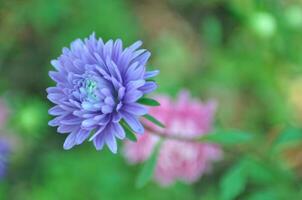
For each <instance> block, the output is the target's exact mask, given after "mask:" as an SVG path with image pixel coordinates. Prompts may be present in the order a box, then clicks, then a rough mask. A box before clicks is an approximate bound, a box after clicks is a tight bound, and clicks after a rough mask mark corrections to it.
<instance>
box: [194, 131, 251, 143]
mask: <svg viewBox="0 0 302 200" xmlns="http://www.w3.org/2000/svg"><path fill="white" fill-rule="evenodd" d="M251 139H253V135H251V134H249V133H245V132H239V131H228V132H216V133H212V134H207V135H203V136H202V137H200V138H199V139H198V140H199V141H202V142H211V143H217V144H224V145H231V144H240V143H245V142H248V141H250V140H251Z"/></svg>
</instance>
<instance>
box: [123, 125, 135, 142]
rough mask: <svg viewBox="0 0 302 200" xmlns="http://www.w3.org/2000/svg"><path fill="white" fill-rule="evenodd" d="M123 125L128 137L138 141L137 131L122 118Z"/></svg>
mask: <svg viewBox="0 0 302 200" xmlns="http://www.w3.org/2000/svg"><path fill="white" fill-rule="evenodd" d="M120 123H121V125H122V127H123V128H124V130H125V133H126V137H127V138H128V139H129V140H131V141H133V142H137V138H136V135H135V133H134V132H133V131H132V130H131V128H130V127H129V125H128V124H127V123H126V122H125V121H124V120H121V122H120Z"/></svg>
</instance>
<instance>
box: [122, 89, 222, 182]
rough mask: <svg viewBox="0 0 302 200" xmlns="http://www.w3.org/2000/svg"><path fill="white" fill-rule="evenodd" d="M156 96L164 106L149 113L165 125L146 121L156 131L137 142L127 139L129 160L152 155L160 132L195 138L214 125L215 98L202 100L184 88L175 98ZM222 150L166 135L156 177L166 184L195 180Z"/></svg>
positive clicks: (145, 158) (141, 159) (154, 108)
mask: <svg viewBox="0 0 302 200" xmlns="http://www.w3.org/2000/svg"><path fill="white" fill-rule="evenodd" d="M157 100H158V101H159V102H160V103H161V106H159V107H153V108H151V110H150V114H151V115H153V116H155V117H156V118H157V119H159V120H160V121H161V122H163V123H164V124H165V125H166V128H165V129H162V128H158V127H155V126H154V125H152V124H151V123H148V122H145V124H146V125H147V126H149V127H151V128H152V129H154V130H156V133H151V132H147V133H145V134H144V135H142V136H140V137H139V138H138V141H137V142H136V143H134V142H130V141H127V142H126V143H125V146H124V155H125V157H126V158H127V160H128V161H129V162H130V163H140V162H143V161H145V160H147V159H148V158H149V156H150V155H151V153H152V151H153V149H154V146H155V145H156V143H157V142H158V141H159V136H157V134H162V135H167V137H169V135H170V136H177V137H182V138H186V139H192V138H194V137H197V136H200V135H203V134H207V133H209V132H210V131H211V129H212V122H213V118H214V114H215V111H216V103H215V102H212V101H210V102H208V103H202V102H200V101H198V100H194V99H190V98H189V95H188V93H187V92H182V93H181V94H180V95H179V97H178V100H177V101H176V102H173V101H172V100H171V99H170V98H168V97H166V96H159V97H157ZM221 154H222V152H221V150H220V148H219V147H218V146H216V145H213V144H201V143H197V142H192V141H188V140H183V141H181V140H175V139H172V138H169V139H165V141H163V143H162V146H161V149H160V152H159V157H158V160H157V166H156V169H155V180H156V181H157V182H159V183H160V184H161V185H163V186H167V185H170V184H172V183H173V182H175V181H176V180H181V181H184V182H186V183H192V182H195V181H197V180H198V179H199V178H200V177H201V176H202V175H203V174H204V173H205V172H208V171H209V170H210V169H211V164H212V161H216V160H219V159H220V158H221Z"/></svg>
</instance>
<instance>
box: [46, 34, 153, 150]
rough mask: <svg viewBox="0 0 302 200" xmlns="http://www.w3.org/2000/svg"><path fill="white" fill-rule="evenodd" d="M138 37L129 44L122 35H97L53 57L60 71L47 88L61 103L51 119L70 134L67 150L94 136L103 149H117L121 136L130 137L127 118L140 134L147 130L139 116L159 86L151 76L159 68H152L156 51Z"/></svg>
mask: <svg viewBox="0 0 302 200" xmlns="http://www.w3.org/2000/svg"><path fill="white" fill-rule="evenodd" d="M141 45H142V42H141V41H138V42H136V43H134V44H133V45H131V46H130V47H127V48H124V49H123V46H122V41H121V40H120V39H118V40H116V41H113V40H109V41H108V42H106V43H104V42H103V40H102V39H96V37H95V35H94V34H92V35H91V36H90V37H89V38H86V39H85V40H84V41H82V40H81V39H77V40H75V41H74V42H72V43H71V46H70V49H68V48H63V53H62V55H61V56H60V57H59V58H58V59H57V60H53V61H51V64H52V65H53V66H54V68H55V69H56V71H51V72H49V76H50V77H51V78H52V79H53V80H54V81H55V82H56V86H55V87H50V88H48V89H47V92H48V96H47V97H48V99H49V100H50V101H52V102H53V103H54V104H56V105H55V106H54V107H53V108H51V109H50V110H49V114H51V115H54V116H56V118H54V119H53V120H52V121H50V122H49V125H50V126H58V129H57V131H58V132H59V133H68V134H69V135H68V136H67V138H66V140H65V143H64V149H70V148H72V147H73V146H74V145H78V144H81V143H82V142H83V141H84V140H86V139H87V138H88V137H89V136H91V137H90V139H89V140H90V141H93V143H94V146H95V147H96V149H97V150H101V149H102V148H103V146H104V144H107V146H108V147H109V149H110V150H111V151H112V152H113V153H116V152H117V144H116V138H119V139H124V138H125V131H124V129H123V127H122V126H121V124H120V121H121V120H124V121H125V122H126V123H127V124H128V125H129V126H130V127H131V128H132V130H133V131H134V132H136V133H143V132H144V127H143V126H142V124H141V123H140V121H139V117H140V116H142V115H145V114H146V113H147V112H148V111H147V108H146V107H145V106H143V105H141V104H139V103H137V101H138V100H139V99H140V98H141V97H143V95H145V94H148V93H150V92H152V91H154V90H155V89H156V87H157V85H156V83H155V82H154V81H151V80H149V78H152V77H154V76H156V75H157V74H158V72H159V71H157V70H156V71H149V72H146V63H147V61H148V59H149V57H150V55H151V54H150V52H149V51H147V50H145V49H138V48H139V47H140V46H141Z"/></svg>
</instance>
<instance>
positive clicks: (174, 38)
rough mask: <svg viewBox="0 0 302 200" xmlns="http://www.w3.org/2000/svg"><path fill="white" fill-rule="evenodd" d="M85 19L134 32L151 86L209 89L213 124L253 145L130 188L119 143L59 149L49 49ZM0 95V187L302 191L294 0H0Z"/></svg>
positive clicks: (107, 31)
mask: <svg viewBox="0 0 302 200" xmlns="http://www.w3.org/2000/svg"><path fill="white" fill-rule="evenodd" d="M93 31H95V32H96V35H97V36H99V37H102V38H103V39H104V40H108V39H111V38H113V39H116V38H122V39H123V41H124V43H125V44H126V45H128V44H131V43H133V42H134V41H136V40H138V39H141V40H143V41H144V47H145V48H147V49H149V50H150V51H151V52H152V57H151V60H150V63H149V64H150V66H152V67H154V68H159V69H160V70H161V74H160V75H159V76H158V78H157V80H158V84H159V86H160V87H159V90H158V92H160V93H165V94H168V95H171V96H175V95H176V94H177V92H178V91H180V90H181V89H184V88H186V89H189V90H190V91H191V92H192V94H193V95H194V96H195V97H198V98H200V99H203V100H206V99H216V100H217V101H218V103H219V109H218V113H217V119H216V126H217V127H222V128H225V129H230V128H232V129H233V128H235V129H241V130H245V131H248V132H251V133H253V134H255V135H257V136H258V137H259V138H260V139H259V140H258V141H257V142H255V144H253V145H254V147H255V148H256V149H258V150H259V152H258V151H257V152H253V151H249V150H248V151H244V150H243V148H242V147H240V146H238V147H237V146H234V147H228V149H226V150H225V158H224V159H223V160H222V161H220V162H218V163H217V164H216V165H215V167H214V169H213V171H212V173H211V174H209V175H205V176H203V177H202V178H201V179H200V181H199V182H198V183H196V184H194V185H186V184H183V183H177V184H175V185H173V186H171V187H168V188H161V187H159V186H158V185H157V184H156V183H150V184H148V185H147V186H146V187H144V188H143V189H136V188H135V187H134V183H135V179H136V177H137V174H138V172H139V169H140V166H129V165H128V164H127V163H126V162H125V160H124V159H123V157H122V155H121V147H120V148H119V149H120V153H118V154H117V155H112V154H111V153H110V152H109V151H108V150H107V149H106V150H104V151H101V152H97V151H95V149H94V148H93V147H92V145H90V144H89V143H88V142H86V143H84V144H83V145H81V146H77V147H76V148H74V149H72V150H70V151H64V150H63V149H62V144H63V141H64V137H62V135H60V134H57V133H56V130H55V129H52V128H50V127H48V125H47V122H48V120H49V119H50V117H49V116H48V114H47V110H48V108H50V106H51V104H50V103H49V101H48V100H47V99H46V91H45V89H46V88H47V87H49V86H50V85H53V84H54V83H53V82H52V81H51V80H50V78H49V77H48V71H49V70H50V69H51V65H50V60H51V59H54V58H56V57H57V56H59V55H60V53H61V49H62V47H64V46H68V45H69V44H70V42H71V41H73V40H74V39H76V38H84V37H87V36H88V35H89V34H91V33H92V32H93ZM0 96H1V98H2V99H4V100H6V102H7V104H8V106H9V107H10V110H11V111H10V120H9V123H8V124H7V127H6V129H5V131H4V130H1V132H3V133H1V134H6V135H8V136H9V137H11V138H13V140H14V144H15V148H14V151H13V154H12V158H11V162H10V166H9V171H8V175H7V176H6V177H5V179H4V180H2V181H1V182H0V199H10V200H48V199H59V200H61V199H63V200H65V199H67V200H69V199H72V200H78V199H104V200H110V199H114V200H119V199H123V200H126V199H131V200H140V199H144V200H148V199H158V200H161V199H164V200H165V199H174V200H177V199H184V200H191V199H192V200H195V199H196V200H212V199H213V200H215V199H218V200H219V199H248V200H275V199H277V200H278V199H281V200H282V199H284V200H287V199H291V200H292V199H293V200H296V199H297V200H299V199H302V187H301V175H302V173H301V172H302V147H301V143H299V140H300V139H301V134H302V132H301V127H302V126H301V122H302V3H301V1H300V0H76V1H75V0H0ZM276 141H277V143H278V144H279V143H282V144H283V143H291V144H290V145H288V144H286V145H285V146H286V148H283V147H282V149H281V150H280V148H279V147H278V150H276V151H275V147H272V146H274V145H273V144H275V143H276ZM288 141H289V142H288ZM293 143H294V144H293Z"/></svg>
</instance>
